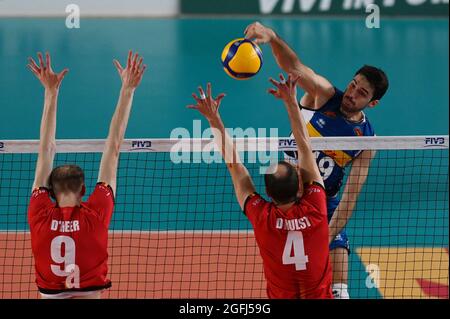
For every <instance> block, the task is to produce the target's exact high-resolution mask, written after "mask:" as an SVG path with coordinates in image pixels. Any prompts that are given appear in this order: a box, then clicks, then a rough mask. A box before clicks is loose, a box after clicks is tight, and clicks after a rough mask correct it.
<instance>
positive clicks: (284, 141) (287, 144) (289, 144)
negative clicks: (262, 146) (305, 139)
mask: <svg viewBox="0 0 450 319" xmlns="http://www.w3.org/2000/svg"><path fill="white" fill-rule="evenodd" d="M278 149H279V150H280V151H288V150H294V151H295V150H296V149H297V143H296V142H295V140H294V139H292V138H280V139H279V140H278Z"/></svg>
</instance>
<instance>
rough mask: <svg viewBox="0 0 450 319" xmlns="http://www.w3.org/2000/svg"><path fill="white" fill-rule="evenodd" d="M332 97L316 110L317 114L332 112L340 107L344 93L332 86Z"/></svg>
mask: <svg viewBox="0 0 450 319" xmlns="http://www.w3.org/2000/svg"><path fill="white" fill-rule="evenodd" d="M333 89H334V93H333V95H332V96H331V97H330V98H329V99H328V100H327V101H326V102H325V103H324V104H323V105H322V106H321V107H320V108H319V109H318V111H319V112H322V113H323V112H326V111H333V110H336V109H338V108H339V107H340V106H341V103H342V98H343V97H344V92H343V91H341V90H340V89H338V88H337V87H335V86H333Z"/></svg>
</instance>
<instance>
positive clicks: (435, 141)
mask: <svg viewBox="0 0 450 319" xmlns="http://www.w3.org/2000/svg"><path fill="white" fill-rule="evenodd" d="M430 146H438V147H446V145H445V138H444V137H442V136H437V137H435V136H433V137H425V147H430Z"/></svg>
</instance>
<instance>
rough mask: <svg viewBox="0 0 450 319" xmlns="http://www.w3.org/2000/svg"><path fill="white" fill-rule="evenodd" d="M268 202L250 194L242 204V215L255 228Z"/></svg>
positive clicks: (257, 195) (254, 194)
mask: <svg viewBox="0 0 450 319" xmlns="http://www.w3.org/2000/svg"><path fill="white" fill-rule="evenodd" d="M267 204H268V202H267V201H266V200H265V199H264V198H262V197H261V195H259V194H258V193H253V194H250V195H249V196H248V197H247V199H246V200H245V203H244V214H245V215H246V216H247V218H248V219H249V220H250V222H251V223H252V225H253V226H255V225H256V224H257V223H258V222H259V220H260V219H261V217H262V216H263V214H264V208H265V207H266V205H267Z"/></svg>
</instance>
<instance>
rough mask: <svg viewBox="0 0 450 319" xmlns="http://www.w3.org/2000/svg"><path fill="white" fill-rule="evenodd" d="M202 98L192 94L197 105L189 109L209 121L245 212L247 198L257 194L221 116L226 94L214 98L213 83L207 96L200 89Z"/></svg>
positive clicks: (209, 85)
mask: <svg viewBox="0 0 450 319" xmlns="http://www.w3.org/2000/svg"><path fill="white" fill-rule="evenodd" d="M198 90H199V92H200V98H199V97H197V95H196V94H195V93H193V94H192V96H193V97H194V99H195V101H196V102H197V104H194V105H188V106H187V107H188V108H191V109H196V110H198V111H200V113H201V114H203V116H204V117H205V118H206V119H207V120H208V122H209V125H210V126H211V130H212V132H213V135H214V141H215V143H216V145H217V147H218V148H219V150H220V152H221V154H222V156H223V158H224V160H225V163H226V165H227V168H228V171H229V172H230V175H231V179H232V180H233V186H234V191H235V192H236V197H237V200H238V202H239V206H240V207H241V209H242V210H244V204H245V200H246V199H247V197H248V196H249V195H250V194H252V193H254V192H255V187H254V186H253V181H252V178H251V176H250V174H249V173H248V170H247V168H246V167H245V166H244V165H243V164H242V163H241V159H240V157H239V154H238V153H237V151H236V146H235V145H234V143H233V140H232V139H231V137H230V136H229V135H228V132H227V131H226V130H225V126H224V124H223V121H222V119H221V117H220V114H219V106H220V103H221V101H222V99H223V98H224V97H225V94H223V93H222V94H219V95H218V96H217V97H216V98H213V97H212V93H211V83H208V84H207V89H206V91H207V94H206V95H205V92H204V91H203V89H202V87H199V88H198Z"/></svg>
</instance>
